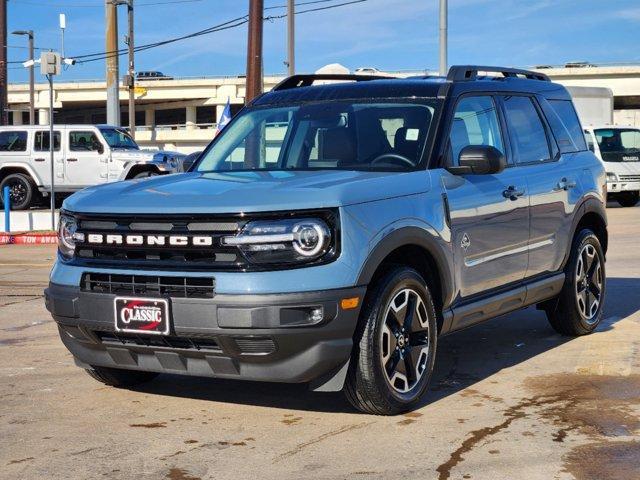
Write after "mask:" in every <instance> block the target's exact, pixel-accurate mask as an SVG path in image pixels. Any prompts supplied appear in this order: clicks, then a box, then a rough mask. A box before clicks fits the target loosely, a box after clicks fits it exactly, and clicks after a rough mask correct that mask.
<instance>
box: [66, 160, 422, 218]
mask: <svg viewBox="0 0 640 480" xmlns="http://www.w3.org/2000/svg"><path fill="white" fill-rule="evenodd" d="M429 188H430V175H429V172H428V171H425V170H420V171H416V172H407V173H398V172H394V173H391V172H356V171H345V170H323V171H306V172H301V171H298V172H292V171H272V172H255V171H254V172H250V171H247V172H229V173H197V172H195V173H181V174H175V175H164V176H159V177H152V178H149V179H139V180H129V181H125V182H116V183H110V184H106V185H101V186H96V187H89V188H86V189H84V190H82V191H80V192H78V193H75V194H74V195H72V196H70V197H68V198H67V199H66V200H65V202H64V204H63V208H65V209H66V210H69V211H71V212H79V213H168V214H172V213H173V214H178V213H184V214H190V213H192V214H199V213H242V212H265V211H282V210H293V209H295V210H303V209H314V208H328V207H340V206H345V205H351V204H356V203H365V202H371V201H375V200H381V199H384V198H392V197H400V196H405V195H413V194H417V193H421V192H425V191H427V190H428V189H429Z"/></svg>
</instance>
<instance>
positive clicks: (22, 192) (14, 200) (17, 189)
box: [9, 180, 27, 205]
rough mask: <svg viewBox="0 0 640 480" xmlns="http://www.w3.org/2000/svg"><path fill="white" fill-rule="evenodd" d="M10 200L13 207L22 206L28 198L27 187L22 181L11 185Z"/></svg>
mask: <svg viewBox="0 0 640 480" xmlns="http://www.w3.org/2000/svg"><path fill="white" fill-rule="evenodd" d="M9 198H10V199H11V205H22V203H24V201H25V199H26V198H27V186H26V185H25V184H24V182H22V181H20V180H13V181H12V182H11V183H9Z"/></svg>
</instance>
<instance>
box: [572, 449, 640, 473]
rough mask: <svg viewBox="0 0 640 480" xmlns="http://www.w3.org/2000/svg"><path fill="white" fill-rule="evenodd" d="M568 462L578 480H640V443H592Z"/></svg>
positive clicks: (574, 451)
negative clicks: (639, 478)
mask: <svg viewBox="0 0 640 480" xmlns="http://www.w3.org/2000/svg"><path fill="white" fill-rule="evenodd" d="M564 460H565V462H564V467H565V470H566V471H567V472H568V473H570V474H571V475H573V476H574V477H575V478H576V480H593V479H603V478H612V479H615V480H638V475H639V473H638V472H640V442H634V441H631V442H607V443H604V442H602V443H590V444H587V445H582V446H580V447H576V448H574V449H573V450H571V452H570V453H569V454H567V455H566V456H565V459H564Z"/></svg>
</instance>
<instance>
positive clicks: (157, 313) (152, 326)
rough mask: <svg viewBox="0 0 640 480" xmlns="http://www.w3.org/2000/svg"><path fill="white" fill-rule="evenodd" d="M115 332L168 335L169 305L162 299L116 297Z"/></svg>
mask: <svg viewBox="0 0 640 480" xmlns="http://www.w3.org/2000/svg"><path fill="white" fill-rule="evenodd" d="M114 311H115V320H116V324H115V325H116V331H118V332H131V333H150V334H155V335H168V334H169V304H168V302H167V301H166V300H165V299H163V298H132V297H116V299H115V301H114Z"/></svg>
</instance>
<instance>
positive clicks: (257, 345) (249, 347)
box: [235, 337, 276, 355]
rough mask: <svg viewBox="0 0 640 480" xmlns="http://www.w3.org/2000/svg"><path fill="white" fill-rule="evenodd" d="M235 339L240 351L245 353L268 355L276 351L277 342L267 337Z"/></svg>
mask: <svg viewBox="0 0 640 480" xmlns="http://www.w3.org/2000/svg"><path fill="white" fill-rule="evenodd" d="M235 341H236V345H237V346H238V350H240V353H242V354H245V355H268V354H270V353H273V352H275V351H276V344H275V343H274V342H273V340H272V339H270V338H266V337H242V338H236V339H235Z"/></svg>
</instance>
